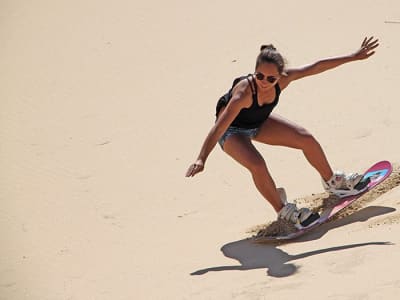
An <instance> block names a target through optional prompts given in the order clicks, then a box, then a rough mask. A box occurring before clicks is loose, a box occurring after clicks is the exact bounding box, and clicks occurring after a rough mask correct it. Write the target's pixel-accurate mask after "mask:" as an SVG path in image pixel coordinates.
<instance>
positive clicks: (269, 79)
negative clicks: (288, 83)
mask: <svg viewBox="0 0 400 300" xmlns="http://www.w3.org/2000/svg"><path fill="white" fill-rule="evenodd" d="M254 75H255V76H254V77H255V78H256V82H257V85H258V86H259V87H260V88H262V89H270V88H272V87H273V86H274V85H275V84H276V83H277V82H278V81H279V78H281V75H280V74H279V72H278V68H277V66H276V65H275V64H272V63H263V64H260V65H259V66H258V67H257V69H256V71H255V73H254Z"/></svg>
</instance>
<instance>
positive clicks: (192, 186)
mask: <svg viewBox="0 0 400 300" xmlns="http://www.w3.org/2000/svg"><path fill="white" fill-rule="evenodd" d="M399 8H400V6H399V2H398V1H394V0H392V1H379V2H378V1H367V2H363V3H360V2H356V1H353V2H349V1H344V0H339V1H335V3H334V4H327V3H324V2H321V1H316V0H309V1H301V2H296V3H294V1H280V2H276V3H269V2H266V1H253V2H251V3H245V2H239V1H227V0H221V1H209V2H192V1H182V0H172V1H168V2H162V1H147V2H143V1H120V0H116V1H112V2H110V1H102V0H100V1H93V0H92V1H90V0H86V1H74V0H70V1H63V0H60V1H49V0H47V1H46V0H39V1H34V2H29V1H2V2H1V4H0V24H1V26H0V45H1V47H0V66H1V67H0V79H1V82H2V87H1V89H0V99H1V100H0V139H1V145H0V169H1V175H0V176H1V177H0V179H1V180H0V199H1V206H0V245H1V248H0V249H1V250H0V299H1V300H14V299H15V300H21V299H29V300H39V299H40V300H54V299H57V300H58V299H65V300H75V299H84V300H86V299H96V300H98V299H107V300H109V299H113V300H119V299H293V298H296V299H297V298H299V297H300V298H305V297H307V299H321V298H322V299H377V298H380V299H397V296H398V293H399V291H400V279H399V278H400V271H399V270H398V268H397V265H398V262H399V260H400V254H399V253H400V251H399V250H400V246H399V242H400V234H399V233H400V224H399V208H400V189H399V188H398V187H394V188H392V189H391V190H390V191H388V192H386V193H384V194H382V195H379V197H377V198H376V199H374V200H373V201H371V202H368V203H365V204H364V205H362V207H359V208H358V209H357V210H356V211H354V212H353V213H352V214H351V215H349V216H346V217H344V218H341V219H337V220H335V221H333V222H330V223H328V224H326V225H325V226H321V227H320V228H318V229H317V230H315V231H313V232H311V233H310V234H308V235H306V236H304V237H302V238H301V239H299V240H297V241H296V242H295V243H289V244H280V245H259V244H254V243H252V242H251V241H250V240H249V239H248V238H249V237H250V236H251V234H250V233H249V232H248V230H249V228H253V227H254V226H257V225H260V224H266V223H267V222H270V221H272V220H274V219H275V218H276V215H275V213H274V212H273V210H272V208H271V207H270V206H269V204H268V203H266V201H265V200H263V199H262V197H261V196H260V195H259V194H258V193H257V191H256V190H255V188H254V186H253V184H252V181H251V178H250V176H249V174H248V173H247V171H245V170H244V169H242V168H241V167H240V166H238V165H237V164H236V163H234V162H233V161H232V160H231V159H230V158H229V157H227V156H226V155H225V154H224V153H223V152H222V151H221V150H220V149H219V148H216V149H215V151H214V152H213V153H212V154H211V156H210V158H209V160H208V162H207V166H206V170H205V172H204V173H203V174H201V175H199V176H197V177H195V178H191V179H187V178H185V177H184V174H185V172H186V169H187V167H188V166H189V164H190V163H192V161H193V160H194V159H195V158H196V156H197V154H198V151H199V149H200V146H201V144H202V142H203V139H204V137H205V135H206V134H207V132H208V130H209V129H210V127H211V126H212V124H213V121H214V116H213V114H214V107H215V103H216V100H217V99H218V98H219V97H220V96H221V95H222V94H223V93H224V92H225V91H226V89H227V88H229V86H230V85H231V82H232V80H233V78H235V77H236V76H240V75H243V74H247V73H250V72H252V71H253V68H254V63H255V57H256V55H257V52H258V48H259V46H260V45H261V44H265V43H273V44H274V45H275V46H276V47H277V48H278V49H279V50H280V51H281V52H282V54H283V55H284V56H285V57H286V59H287V61H288V64H289V66H299V65H303V64H306V63H311V62H314V61H315V60H317V59H320V58H324V57H329V56H334V55H342V54H348V53H350V52H352V51H355V50H356V49H357V47H358V46H359V44H360V43H361V41H362V39H363V38H364V36H367V35H374V36H376V37H378V38H379V39H380V43H381V45H380V47H379V48H378V49H377V53H376V55H374V56H373V57H371V58H370V59H369V60H368V61H363V62H354V63H350V64H348V65H345V66H343V67H341V68H338V69H336V70H332V71H330V72H327V73H324V74H321V75H319V76H316V77H313V78H307V79H304V80H301V81H298V82H296V83H293V84H292V85H291V86H290V87H288V89H287V90H285V91H284V93H283V94H282V96H281V102H280V104H279V106H278V107H277V109H276V113H279V114H281V115H283V116H285V117H287V118H289V119H291V120H293V121H295V122H298V123H300V124H302V125H303V126H305V127H306V128H308V129H309V130H310V131H311V132H312V133H313V134H314V135H315V136H316V137H317V138H318V140H319V141H320V143H321V145H323V147H324V149H325V152H326V154H327V156H328V158H329V160H330V162H331V164H332V166H333V167H334V168H336V169H342V170H344V171H359V172H362V171H364V170H365V169H366V168H367V167H368V166H370V165H371V164H373V163H375V162H376V161H378V160H389V161H391V162H393V163H399V161H400V159H399V146H400V143H399V139H398V136H399V129H400V121H399V108H400V104H399V101H398V88H397V86H398V78H399V75H400V74H399V70H400V62H399V60H398V59H397V58H398V53H399V50H400V40H399V39H398V36H399V31H400V25H399V22H400V15H399V13H398V12H399ZM257 147H258V148H259V150H260V151H261V153H262V154H263V155H264V157H265V159H266V161H267V164H268V167H269V169H270V171H271V173H272V175H273V177H274V179H275V181H276V182H277V184H278V185H279V186H283V187H285V188H286V191H287V192H288V197H289V199H301V198H307V197H309V196H310V195H313V194H314V195H317V194H319V193H322V192H323V190H322V186H321V183H320V178H319V176H318V174H317V173H316V172H315V170H314V169H313V168H311V167H310V166H309V164H308V162H307V161H306V160H305V159H304V158H303V155H302V154H301V153H300V152H298V151H295V150H290V149H285V148H280V147H271V146H265V145H257ZM239 271H240V272H239Z"/></svg>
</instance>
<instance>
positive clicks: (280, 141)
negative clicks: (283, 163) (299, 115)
mask: <svg viewBox="0 0 400 300" xmlns="http://www.w3.org/2000/svg"><path fill="white" fill-rule="evenodd" d="M255 140H256V141H258V142H261V143H265V144H269V145H279V146H286V147H290V148H296V149H300V150H302V151H303V153H304V156H305V157H306V158H307V160H308V161H309V162H310V164H311V165H312V166H313V167H314V168H315V169H316V170H317V171H318V172H319V174H320V175H321V177H322V178H323V179H324V180H325V181H327V180H329V179H330V178H331V177H332V175H333V172H332V168H331V167H330V165H329V163H328V160H327V158H326V156H325V153H324V151H323V150H322V148H321V146H320V144H319V143H318V141H317V140H316V139H315V138H314V137H313V136H312V135H311V134H310V133H309V132H308V131H307V130H306V129H305V128H303V127H301V126H299V125H297V124H295V123H293V122H291V121H289V120H286V119H285V118H283V117H281V116H279V115H276V114H272V115H271V116H270V117H269V118H268V120H267V121H266V122H265V123H264V124H263V125H262V126H261V128H260V131H259V132H258V134H257V136H256V137H255Z"/></svg>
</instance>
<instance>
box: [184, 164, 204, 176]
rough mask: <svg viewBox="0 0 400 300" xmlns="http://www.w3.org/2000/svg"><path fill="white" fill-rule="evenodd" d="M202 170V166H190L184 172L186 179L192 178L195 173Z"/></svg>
mask: <svg viewBox="0 0 400 300" xmlns="http://www.w3.org/2000/svg"><path fill="white" fill-rule="evenodd" d="M203 170H204V166H203V165H201V164H198V163H194V164H192V165H191V166H190V167H189V169H188V170H187V172H186V177H193V176H194V175H196V174H197V173H199V172H201V171H203Z"/></svg>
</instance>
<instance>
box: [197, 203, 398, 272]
mask: <svg viewBox="0 0 400 300" xmlns="http://www.w3.org/2000/svg"><path fill="white" fill-rule="evenodd" d="M393 211H395V209H394V208H391V207H382V206H369V207H366V208H364V209H361V210H359V211H357V212H355V213H353V214H352V215H350V216H348V217H345V218H343V219H339V220H335V221H332V222H329V223H326V224H323V225H321V226H320V227H318V228H316V229H315V230H313V231H311V232H310V233H308V234H306V235H304V236H302V237H300V238H298V239H296V240H294V241H291V242H297V243H298V242H307V241H311V240H317V239H319V238H321V237H322V236H324V235H325V234H326V233H327V232H328V231H329V230H331V229H333V228H338V227H341V226H345V225H348V224H351V223H356V222H365V221H367V220H368V219H370V218H372V217H376V216H379V215H384V214H387V213H390V212H393ZM279 245H282V243H269V244H259V243H254V241H253V240H252V239H244V240H240V241H236V242H232V243H228V244H226V245H224V246H223V247H222V248H221V251H222V253H223V254H224V255H225V256H226V257H229V258H232V259H235V260H237V261H238V262H239V263H240V265H236V266H218V267H209V268H205V269H201V270H198V271H195V272H193V273H191V275H204V274H206V273H208V272H216V271H234V270H235V271H245V270H255V269H267V274H268V275H269V276H272V277H287V276H290V275H293V274H295V273H296V272H297V271H298V267H297V266H296V265H295V264H293V263H291V262H293V261H295V260H299V259H303V258H307V257H310V256H313V255H318V254H323V253H328V252H335V251H341V250H346V249H352V248H358V247H366V246H384V245H392V244H391V243H390V242H366V243H358V244H350V245H343V246H337V247H331V248H325V249H319V250H314V251H309V252H305V253H301V254H297V255H290V254H288V253H286V252H285V251H283V250H282V249H279V248H278V246H279Z"/></svg>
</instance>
